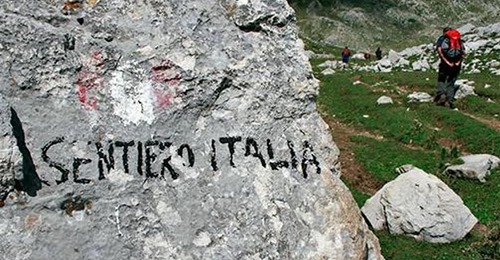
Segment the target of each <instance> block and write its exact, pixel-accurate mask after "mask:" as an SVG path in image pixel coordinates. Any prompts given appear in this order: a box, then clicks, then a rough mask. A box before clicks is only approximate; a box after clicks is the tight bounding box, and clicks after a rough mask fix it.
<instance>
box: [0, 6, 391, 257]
mask: <svg viewBox="0 0 500 260" xmlns="http://www.w3.org/2000/svg"><path fill="white" fill-rule="evenodd" d="M0 31H1V34H0V54H1V55H0V68H1V70H0V100H1V101H2V103H1V111H0V115H1V116H0V119H1V122H0V123H1V125H0V130H1V134H2V135H1V138H2V139H1V143H0V145H1V146H0V155H1V156H0V167H1V172H0V177H1V178H0V180H1V182H0V184H1V186H2V190H0V192H2V194H3V193H5V192H10V193H9V194H8V196H6V197H5V196H4V197H3V198H2V199H3V202H2V203H3V204H5V205H4V207H2V208H0V213H1V214H0V232H1V233H2V234H3V235H2V237H1V238H0V252H1V253H2V257H4V258H5V259H84V258H85V259H266V258H267V259H380V258H382V257H381V255H380V249H379V246H378V241H377V239H376V238H375V237H374V235H373V234H372V233H371V232H370V231H369V230H368V228H367V225H366V224H365V223H364V221H363V219H362V217H361V214H360V211H359V209H358V208H357V206H356V204H355V202H354V200H353V198H352V196H351V194H350V193H349V191H348V189H347V188H346V186H345V185H344V184H343V183H342V182H341V181H340V179H339V175H340V173H339V172H338V170H337V167H336V163H337V157H338V149H337V147H336V146H335V144H334V143H333V142H332V140H331V136H330V133H329V131H328V129H327V126H326V124H325V123H324V122H323V121H322V119H321V118H320V116H319V115H318V113H317V112H316V106H315V103H314V98H315V96H316V95H317V93H318V83H317V81H316V79H314V77H313V75H312V71H311V68H310V65H309V64H308V60H307V57H306V55H305V54H304V50H303V44H302V42H301V41H300V40H299V39H298V36H297V26H296V24H295V18H294V13H293V10H292V9H291V8H290V7H289V6H288V5H287V4H286V1H282V0H280V1H274V0H273V1H270V0H257V1H251V2H250V1H233V0H222V1H213V0H211V1H194V0H180V1H130V0H124V1H109V0H101V1H96V0H85V1H83V0H82V1H69V2H66V3H64V4H63V3H62V1H31V2H30V4H29V5H24V6H22V7H21V6H20V5H19V3H18V1H14V0H4V1H2V2H1V3H0ZM16 150H17V151H16ZM16 154H19V155H20V157H18V156H17V155H16ZM19 158H22V159H21V161H20V159H19ZM19 165H21V166H22V167H21V168H19V167H18V166H19ZM13 186H15V187H13Z"/></svg>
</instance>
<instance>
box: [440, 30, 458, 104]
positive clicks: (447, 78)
mask: <svg viewBox="0 0 500 260" xmlns="http://www.w3.org/2000/svg"><path fill="white" fill-rule="evenodd" d="M446 29H447V28H445V30H446ZM438 41H439V40H438ZM437 43H439V45H438V46H437V50H438V53H439V58H440V59H441V63H439V72H438V83H437V91H436V97H434V102H435V103H436V104H437V105H440V106H447V107H449V108H451V109H453V108H455V106H454V105H453V101H454V97H455V93H456V92H457V90H458V88H457V86H455V81H456V80H457V78H458V74H459V73H460V69H461V68H462V60H463V58H464V56H465V49H464V44H463V41H462V40H461V39H460V32H459V31H457V30H455V29H448V30H446V33H445V35H444V39H443V40H442V41H440V42H437Z"/></svg>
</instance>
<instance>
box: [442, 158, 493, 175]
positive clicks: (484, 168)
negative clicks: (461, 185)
mask: <svg viewBox="0 0 500 260" xmlns="http://www.w3.org/2000/svg"><path fill="white" fill-rule="evenodd" d="M460 159H461V160H462V161H463V162H464V163H463V164H459V165H451V166H448V167H447V168H446V169H445V170H444V174H448V175H450V176H454V177H459V178H468V179H476V180H479V181H480V182H486V177H487V176H488V175H490V174H491V171H492V170H494V169H495V168H497V167H498V166H499V164H500V158H498V157H496V156H494V155H490V154H471V155H465V156H461V157H460Z"/></svg>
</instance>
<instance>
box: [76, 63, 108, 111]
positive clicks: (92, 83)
mask: <svg viewBox="0 0 500 260" xmlns="http://www.w3.org/2000/svg"><path fill="white" fill-rule="evenodd" d="M76 84H77V86H78V99H79V100H80V103H82V105H83V106H84V107H85V108H88V109H96V108H97V99H96V97H94V96H89V93H88V92H89V90H92V89H95V88H99V87H101V86H102V80H101V76H100V75H99V74H97V73H95V72H89V71H87V70H83V71H82V72H80V74H78V77H77V80H76Z"/></svg>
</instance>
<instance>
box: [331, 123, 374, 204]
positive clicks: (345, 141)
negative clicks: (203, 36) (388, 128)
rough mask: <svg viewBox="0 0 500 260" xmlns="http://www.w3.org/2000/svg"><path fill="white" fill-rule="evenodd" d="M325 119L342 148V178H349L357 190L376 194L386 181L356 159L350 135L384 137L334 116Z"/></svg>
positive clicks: (334, 138) (340, 158)
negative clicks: (377, 177) (359, 128)
mask: <svg viewBox="0 0 500 260" xmlns="http://www.w3.org/2000/svg"><path fill="white" fill-rule="evenodd" d="M323 119H324V120H325V122H326V123H327V124H328V125H329V126H330V128H331V130H332V138H333V141H334V142H335V143H336V144H337V146H338V148H339V149H340V156H339V161H340V165H341V173H342V178H343V179H345V180H347V181H348V182H349V183H350V184H351V185H353V186H354V187H355V188H356V189H357V190H359V191H361V192H363V193H365V194H367V195H373V194H375V192H377V191H378V190H379V189H380V188H382V186H383V185H384V183H383V182H381V181H379V180H377V179H376V178H375V177H374V176H373V175H371V174H370V173H368V172H367V171H366V170H365V169H364V167H363V166H362V165H361V164H360V163H358V162H357V161H356V158H355V156H356V154H355V153H354V150H353V143H352V142H351V140H350V137H351V136H355V135H364V136H368V137H371V138H376V139H383V137H382V136H376V135H373V134H371V133H368V132H359V131H356V129H354V128H352V127H350V126H348V125H344V124H342V123H340V122H338V121H336V120H335V119H333V118H329V117H324V118H323Z"/></svg>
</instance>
